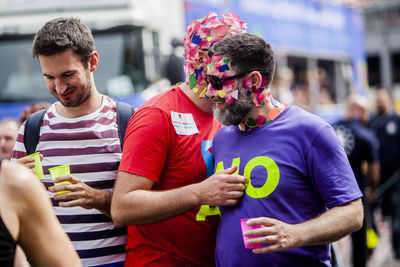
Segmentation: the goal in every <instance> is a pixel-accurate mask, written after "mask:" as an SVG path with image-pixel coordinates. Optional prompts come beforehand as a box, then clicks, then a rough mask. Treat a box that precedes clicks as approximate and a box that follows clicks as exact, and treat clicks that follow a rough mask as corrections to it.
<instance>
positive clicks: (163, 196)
mask: <svg viewBox="0 0 400 267" xmlns="http://www.w3.org/2000/svg"><path fill="white" fill-rule="evenodd" d="M236 169H237V166H235V167H232V168H229V169H226V170H224V171H222V172H220V173H218V174H214V175H213V176H211V177H209V178H207V179H206V180H204V181H203V182H201V183H197V184H192V185H188V186H184V187H181V188H177V189H172V190H166V191H152V190H151V188H152V187H153V185H154V181H152V180H150V179H148V178H145V177H142V176H138V175H134V174H130V173H127V172H119V173H118V176H117V181H116V184H115V187H114V193H113V198H112V203H111V216H112V218H113V221H114V223H116V224H117V225H126V224H144V223H154V222H158V221H161V220H164V219H168V218H171V217H174V216H176V215H178V214H181V213H183V212H185V211H188V210H190V209H192V208H194V207H196V206H199V205H203V204H208V205H210V206H218V205H235V204H236V203H237V202H238V201H239V198H240V197H241V196H242V195H243V190H244V188H245V185H244V184H245V183H247V178H245V177H243V176H240V175H233V173H234V172H235V171H236Z"/></svg>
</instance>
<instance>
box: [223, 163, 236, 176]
mask: <svg viewBox="0 0 400 267" xmlns="http://www.w3.org/2000/svg"><path fill="white" fill-rule="evenodd" d="M238 168H239V167H238V166H237V165H235V166H232V167H230V168H228V169H225V170H223V171H221V172H220V173H223V174H238V172H239V171H238Z"/></svg>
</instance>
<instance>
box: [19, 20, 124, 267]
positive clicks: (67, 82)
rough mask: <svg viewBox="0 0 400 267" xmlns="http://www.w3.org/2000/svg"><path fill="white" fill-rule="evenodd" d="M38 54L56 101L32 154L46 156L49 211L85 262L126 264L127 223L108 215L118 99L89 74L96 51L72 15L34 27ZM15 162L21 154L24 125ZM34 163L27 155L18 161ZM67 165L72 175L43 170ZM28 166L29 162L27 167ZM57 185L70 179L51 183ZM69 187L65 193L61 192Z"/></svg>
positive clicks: (118, 155)
mask: <svg viewBox="0 0 400 267" xmlns="http://www.w3.org/2000/svg"><path fill="white" fill-rule="evenodd" d="M32 55H33V56H34V57H37V58H38V61H39V63H40V66H41V69H42V72H43V77H44V80H45V83H46V86H47V88H48V90H49V92H50V93H51V94H52V95H53V96H54V97H55V98H56V99H57V100H58V101H57V102H55V103H54V104H52V105H51V106H50V107H49V108H48V109H47V110H46V113H45V114H44V117H43V121H42V124H41V128H40V134H39V142H38V144H37V147H36V151H38V152H40V154H42V155H43V161H42V166H43V172H44V174H45V178H44V179H42V182H43V183H44V184H45V186H46V187H48V190H49V191H50V192H51V193H54V194H53V195H52V201H53V210H54V213H55V214H56V215H57V217H58V218H59V220H60V222H61V225H62V226H63V228H64V230H65V232H66V233H67V234H68V236H69V237H70V239H71V241H72V244H73V245H74V247H75V249H76V250H77V252H78V255H79V257H80V258H81V260H82V263H83V265H84V266H110V265H112V266H113V267H116V266H123V264H124V260H125V251H124V248H125V245H126V228H125V227H117V226H116V225H115V224H113V222H112V220H111V218H110V206H111V197H112V189H113V185H114V182H115V178H116V174H117V170H118V166H119V161H120V159H121V154H122V148H121V142H120V138H119V130H118V122H117V103H116V101H114V100H113V99H111V98H110V97H108V96H105V95H102V94H100V93H99V92H98V90H97V88H96V85H95V80H94V72H95V70H96V69H97V67H98V66H99V54H98V52H97V51H96V48H95V44H94V38H93V35H92V33H91V31H90V29H89V28H88V27H87V26H86V25H84V24H83V23H81V21H80V20H79V19H77V18H56V19H53V20H50V21H48V22H47V23H45V25H43V27H42V28H41V29H40V30H39V31H38V32H37V34H36V36H35V38H34V41H33V48H32ZM24 127H25V124H23V126H22V127H21V129H20V132H19V135H18V138H17V142H16V144H15V147H14V151H13V154H12V159H14V160H17V159H20V158H22V157H24V156H26V154H27V153H26V149H25V145H24V129H25V128H24ZM19 162H21V163H23V164H27V165H28V164H31V165H34V164H32V163H33V162H34V159H33V158H31V157H28V158H24V159H20V160H19ZM65 164H69V165H70V170H71V174H70V175H63V176H61V177H58V178H57V179H56V180H55V181H53V180H52V179H51V178H50V175H49V171H48V169H49V168H51V167H55V166H58V165H65ZM31 165H29V166H31ZM54 182H57V183H59V182H69V183H70V184H63V185H58V186H54ZM62 191H69V192H65V193H58V192H62Z"/></svg>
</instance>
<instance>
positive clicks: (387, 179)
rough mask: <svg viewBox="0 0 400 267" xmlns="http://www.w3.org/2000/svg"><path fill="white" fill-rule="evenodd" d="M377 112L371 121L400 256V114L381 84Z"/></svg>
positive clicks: (385, 211) (385, 200)
mask: <svg viewBox="0 0 400 267" xmlns="http://www.w3.org/2000/svg"><path fill="white" fill-rule="evenodd" d="M375 108H376V114H375V116H374V117H373V118H372V119H371V121H370V122H369V126H370V128H371V129H372V130H374V131H375V133H376V136H377V137H378V140H379V158H380V164H381V172H380V175H381V187H380V188H386V189H387V190H386V189H385V192H384V193H383V197H382V203H381V205H380V206H381V209H382V214H383V216H384V217H388V216H390V217H391V226H392V248H393V251H394V254H395V257H396V259H400V116H399V115H398V114H396V112H395V111H394V109H393V104H392V100H391V98H390V94H389V91H388V90H387V89H386V88H383V87H380V88H378V89H377V90H376V91H375Z"/></svg>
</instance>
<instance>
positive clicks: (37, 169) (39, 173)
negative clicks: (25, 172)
mask: <svg viewBox="0 0 400 267" xmlns="http://www.w3.org/2000/svg"><path fill="white" fill-rule="evenodd" d="M23 158H35V168H33V170H34V171H35V173H36V176H37V178H39V180H41V179H43V178H44V174H43V167H42V162H41V161H40V155H39V152H35V153H33V154H30V155H28V156H25V157H22V159H23Z"/></svg>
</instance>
